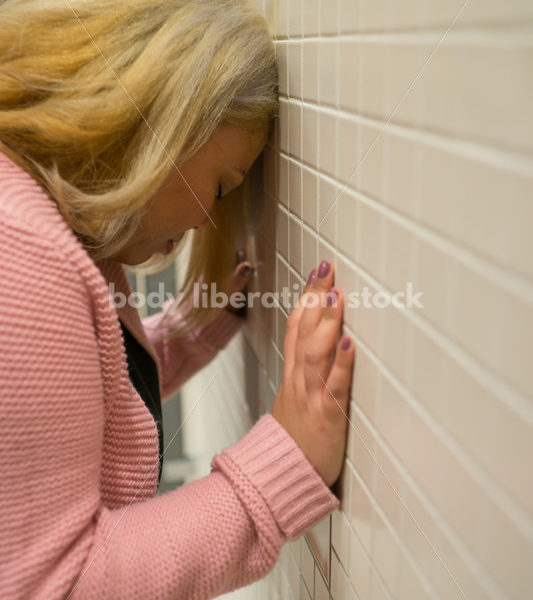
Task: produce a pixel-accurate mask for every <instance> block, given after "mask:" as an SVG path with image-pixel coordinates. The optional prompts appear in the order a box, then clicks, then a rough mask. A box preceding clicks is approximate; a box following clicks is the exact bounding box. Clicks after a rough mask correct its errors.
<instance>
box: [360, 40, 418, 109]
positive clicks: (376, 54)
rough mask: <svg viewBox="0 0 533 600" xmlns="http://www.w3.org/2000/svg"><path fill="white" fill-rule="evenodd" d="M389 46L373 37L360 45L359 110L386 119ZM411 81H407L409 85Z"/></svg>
mask: <svg viewBox="0 0 533 600" xmlns="http://www.w3.org/2000/svg"><path fill="white" fill-rule="evenodd" d="M386 52H387V46H386V44H385V43H384V42H383V41H380V40H379V39H378V40H376V39H375V38H373V40H372V41H366V42H364V43H361V44H360V46H359V53H360V54H359V56H360V58H359V61H358V76H357V85H358V86H359V89H360V93H359V111H360V112H361V113H362V114H364V115H365V116H369V117H373V118H376V119H381V120H386V118H385V119H384V116H385V102H386V98H385V90H386V86H387V82H386V74H385V65H386ZM408 85H409V83H407V86H408Z"/></svg>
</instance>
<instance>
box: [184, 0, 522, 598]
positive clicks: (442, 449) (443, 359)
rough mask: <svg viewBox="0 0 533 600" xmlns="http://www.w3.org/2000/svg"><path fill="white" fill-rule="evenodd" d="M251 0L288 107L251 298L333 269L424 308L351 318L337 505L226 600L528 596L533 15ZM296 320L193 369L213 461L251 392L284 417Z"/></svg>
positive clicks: (414, 1)
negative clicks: (281, 408) (286, 350)
mask: <svg viewBox="0 0 533 600" xmlns="http://www.w3.org/2000/svg"><path fill="white" fill-rule="evenodd" d="M255 3H256V4H257V6H258V7H259V9H260V10H261V11H263V13H264V14H265V16H266V18H267V19H268V21H269V23H270V25H271V28H272V33H273V37H274V39H275V45H276V50H277V55H278V60H279V69H280V93H281V111H280V112H281V114H280V119H279V121H278V123H277V127H276V131H275V133H274V135H273V136H272V139H271V140H270V142H269V145H268V147H267V149H266V151H265V154H264V172H265V187H264V194H265V197H266V199H267V206H269V207H271V208H268V209H267V213H268V214H267V216H266V217H265V218H264V219H263V221H262V228H261V231H260V234H259V237H258V240H257V243H258V247H259V254H260V257H261V264H260V265H258V273H257V279H256V281H255V283H254V285H255V286H257V289H258V290H263V291H275V290H281V288H282V287H283V286H287V285H292V284H294V283H303V282H304V280H306V279H307V276H308V274H309V271H310V270H311V268H313V266H316V265H317V264H318V262H319V261H320V260H322V259H329V260H332V261H333V262H334V264H335V268H336V283H337V285H339V286H340V287H342V288H343V290H344V292H345V295H347V294H348V293H350V292H363V290H364V288H365V286H366V287H368V288H369V289H370V290H371V291H376V292H377V291H385V292H391V293H394V292H397V291H406V286H407V283H408V282H412V284H413V289H414V291H415V292H417V291H419V292H422V293H423V296H422V299H421V301H422V303H423V305H424V306H423V308H412V309H402V308H396V307H394V306H389V307H387V308H375V307H373V308H366V307H362V306H361V307H359V308H355V307H352V308H349V307H347V308H346V312H345V322H344V328H345V331H346V332H347V333H349V334H350V335H351V336H353V337H354V338H355V340H356V346H357V355H356V364H355V373H354V385H353V389H352V402H351V406H350V415H349V416H350V427H349V438H348V446H347V453H346V460H345V464H344V470H343V473H342V476H341V482H340V490H341V492H340V493H341V508H340V510H338V511H336V512H335V513H334V514H333V515H332V517H331V518H329V519H327V520H326V521H325V524H321V526H320V527H319V528H317V531H316V532H315V531H313V532H312V534H313V536H314V538H315V544H314V545H313V543H312V538H309V539H307V538H302V539H301V540H299V541H298V542H293V543H291V544H287V545H286V546H285V547H284V549H283V552H282V555H281V557H280V560H279V562H278V565H277V566H276V568H275V569H274V570H273V572H272V573H271V574H270V575H269V576H268V577H267V578H266V579H265V580H264V581H262V582H259V583H257V584H254V585H253V586H250V587H249V588H246V589H245V590H242V591H241V592H239V595H235V596H228V598H229V597H232V598H243V599H246V600H248V599H251V598H254V599H258V600H263V599H264V600H267V599H269V600H270V599H271V598H281V599H283V600H300V599H305V600H307V599H314V600H322V599H329V598H333V599H335V600H344V599H350V600H355V599H357V600H376V599H390V600H392V599H399V600H404V599H405V600H417V599H422V598H435V599H441V600H450V599H455V598H457V599H462V600H464V599H467V600H478V599H479V600H480V599H492V600H503V599H504V598H505V599H516V600H525V599H526V598H529V597H531V590H532V589H533V576H532V569H531V566H532V565H533V469H532V468H531V463H532V461H533V369H532V368H531V366H532V364H533V363H532V360H533V235H532V234H531V224H532V223H533V160H532V152H533V136H532V131H533V110H532V108H531V107H532V106H533V4H532V3H531V2H530V1H529V0H513V1H512V2H511V1H509V2H503V1H497V0H469V1H467V2H465V0H436V1H434V2H427V1H425V0H402V1H401V2H398V1H397V0H256V2H255ZM274 240H275V245H274V244H273V242H274ZM286 319H287V311H286V310H284V309H282V308H279V309H277V311H274V310H268V309H265V310H254V311H252V313H251V314H250V316H249V322H248V324H247V326H246V331H245V333H244V335H243V336H242V338H241V336H239V338H238V339H236V340H235V341H234V342H232V344H231V345H230V347H229V348H228V349H227V350H226V351H225V352H224V353H222V355H221V358H220V360H219V361H217V362H216V364H215V365H212V366H210V367H208V369H206V370H205V371H204V372H203V373H202V374H200V375H199V376H198V379H197V380H196V381H197V382H200V383H196V385H197V386H198V385H201V384H202V383H204V382H207V381H209V378H210V377H211V375H212V374H217V382H218V389H217V394H216V397H215V396H213V398H212V400H211V402H210V403H209V407H210V412H211V419H212V422H216V425H217V430H218V437H212V436H211V437H210V440H211V442H212V444H211V446H209V448H208V450H209V451H213V452H214V451H218V448H217V447H216V446H220V447H223V446H224V445H227V444H228V443H232V442H234V441H236V440H237V439H238V438H239V436H241V435H242V434H243V433H244V431H246V430H247V428H248V427H249V426H250V423H251V421H250V411H249V410H248V409H247V402H250V401H251V399H252V396H253V397H254V398H255V397H258V398H259V407H260V412H264V411H268V410H270V409H271V406H272V402H273V399H274V396H275V393H276V390H277V387H278V385H279V382H280V379H281V375H282V372H283V357H282V352H283V337H284V332H285V327H286ZM245 339H247V340H248V342H245V341H244V340H245ZM243 344H244V345H243ZM243 357H244V358H243ZM245 362H246V368H247V369H250V368H252V366H254V368H255V372H256V375H257V377H256V381H257V389H255V390H252V389H250V387H249V385H250V384H249V383H248V387H246V386H245V384H244V374H243V373H244V371H243V369H244V368H245V367H244V364H245ZM239 381H240V383H239ZM196 389H198V387H197V388H196ZM202 426H203V427H204V428H205V427H206V426H205V424H202ZM208 437H209V436H208ZM321 544H322V545H324V544H325V550H324V548H323V547H322V549H320V548H321ZM316 548H319V550H316ZM315 553H316V554H319V553H322V554H325V555H326V556H325V557H322V556H315ZM323 559H324V560H326V561H327V563H326V564H327V567H326V569H327V573H326V574H325V575H326V577H324V573H323V568H322V567H321V564H323V563H322V562H321V561H322V560H323Z"/></svg>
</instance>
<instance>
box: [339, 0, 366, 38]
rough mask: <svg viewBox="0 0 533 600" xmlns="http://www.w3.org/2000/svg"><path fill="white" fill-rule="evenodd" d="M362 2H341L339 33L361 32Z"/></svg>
mask: <svg viewBox="0 0 533 600" xmlns="http://www.w3.org/2000/svg"><path fill="white" fill-rule="evenodd" d="M360 7H361V2H360V0H339V32H340V33H341V34H343V33H353V32H355V31H359V23H360V18H359V11H360Z"/></svg>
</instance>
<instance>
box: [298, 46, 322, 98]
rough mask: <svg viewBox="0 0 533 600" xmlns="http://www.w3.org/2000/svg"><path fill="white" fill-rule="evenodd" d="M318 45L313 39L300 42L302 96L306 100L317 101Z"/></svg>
mask: <svg viewBox="0 0 533 600" xmlns="http://www.w3.org/2000/svg"><path fill="white" fill-rule="evenodd" d="M318 45H319V42H317V41H315V40H307V41H304V42H303V44H302V53H303V65H302V96H303V98H304V100H307V101H308V102H314V103H316V102H318V73H319V71H318V69H319V65H318Z"/></svg>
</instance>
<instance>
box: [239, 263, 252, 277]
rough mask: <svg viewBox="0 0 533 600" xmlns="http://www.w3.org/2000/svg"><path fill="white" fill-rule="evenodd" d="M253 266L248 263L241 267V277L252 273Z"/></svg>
mask: <svg viewBox="0 0 533 600" xmlns="http://www.w3.org/2000/svg"><path fill="white" fill-rule="evenodd" d="M252 271H253V269H252V267H250V266H248V265H246V266H244V267H243V268H242V269H241V272H240V275H241V277H248V276H249V275H250V274H251V273H252Z"/></svg>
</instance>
